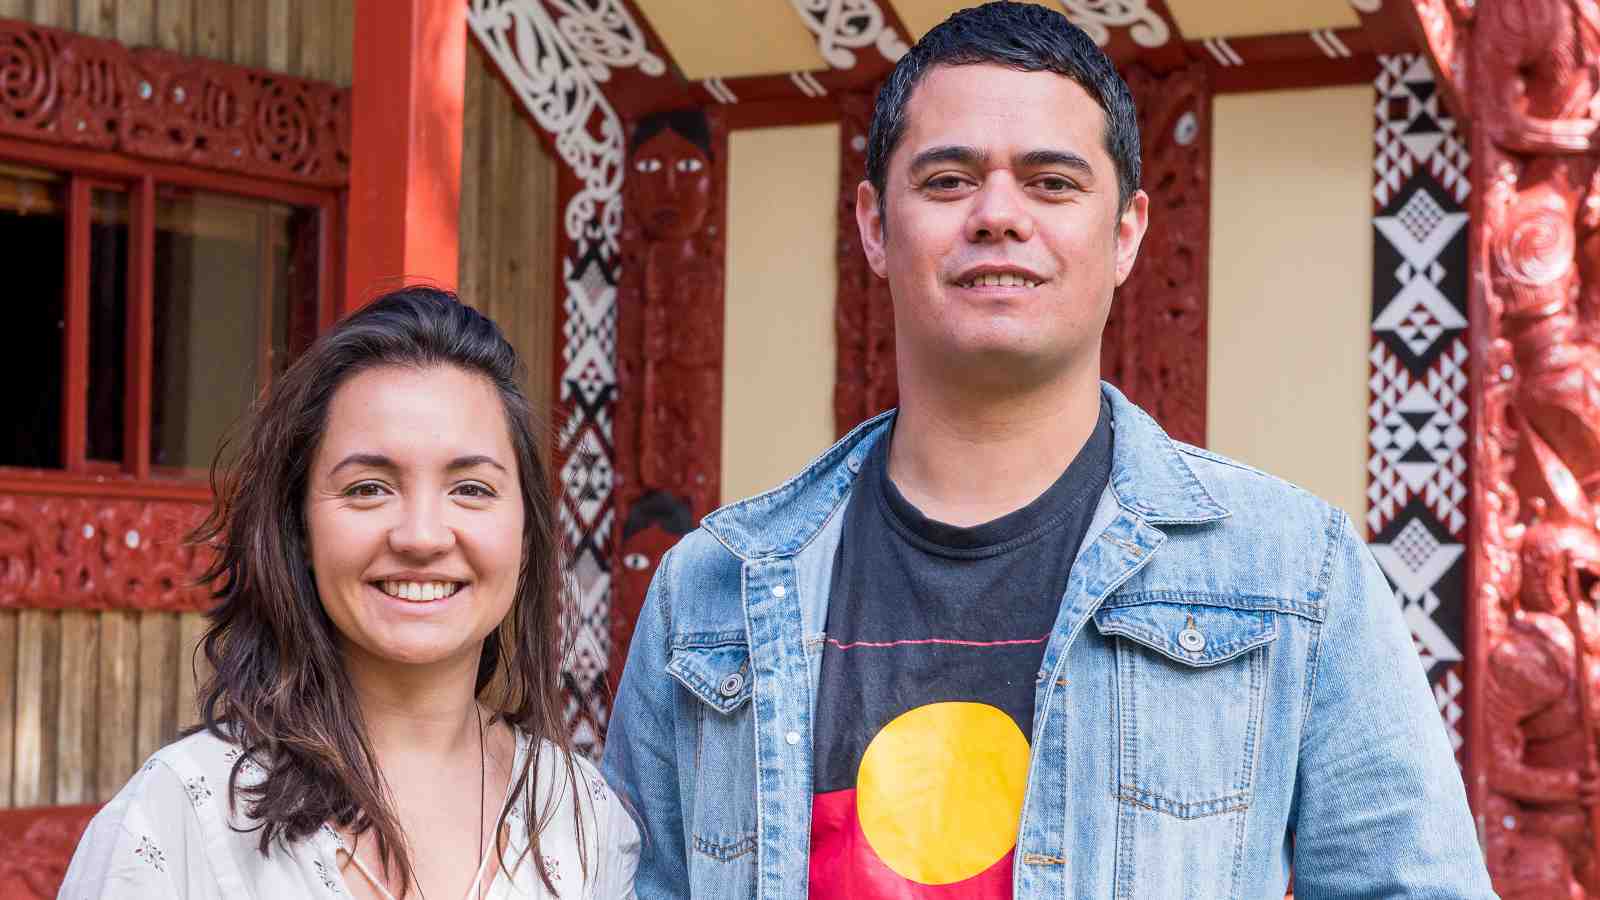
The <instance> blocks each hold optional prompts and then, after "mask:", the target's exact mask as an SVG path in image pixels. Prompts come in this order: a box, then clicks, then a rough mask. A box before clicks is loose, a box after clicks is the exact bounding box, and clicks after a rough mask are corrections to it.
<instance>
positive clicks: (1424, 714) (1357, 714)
mask: <svg viewBox="0 0 1600 900" xmlns="http://www.w3.org/2000/svg"><path fill="white" fill-rule="evenodd" d="M1338 519H1339V527H1338V533H1337V535H1336V536H1335V537H1334V546H1333V547H1332V548H1331V558H1330V565H1329V577H1328V580H1327V593H1326V595H1325V597H1324V600H1325V603H1326V609H1327V613H1326V619H1325V621H1324V622H1323V624H1322V627H1321V631H1320V634H1319V635H1318V637H1317V640H1316V644H1315V650H1314V651H1313V654H1314V655H1313V659H1312V662H1311V669H1310V671H1311V675H1310V677H1309V680H1308V682H1307V691H1308V692H1309V698H1308V702H1307V704H1306V720H1305V722H1304V723H1303V726H1302V728H1301V745H1300V763H1299V771H1298V776H1297V778H1296V784H1295V796H1294V812H1293V813H1292V814H1291V822H1290V825H1291V828H1292V829H1293V830H1294V873H1295V885H1294V887H1295V896H1296V897H1297V898H1300V900H1318V898H1324V897H1330V898H1332V897H1337V898H1356V897H1363V898H1365V897H1372V898H1376V897H1400V896H1404V897H1412V898H1489V897H1493V896H1494V892H1493V891H1492V890H1491V889H1490V886H1489V877H1488V873H1487V870H1486V869H1485V866H1484V861H1483V855H1482V852H1481V850H1480V849H1479V846H1478V841H1477V839H1476V835H1475V832H1474V828H1473V824H1472V818H1471V814H1470V813H1469V812H1468V810H1467V800H1466V793H1465V790H1464V788H1463V786H1462V781H1461V774H1460V771H1459V770H1458V769H1457V767H1456V762H1455V757H1454V755H1453V754H1452V753H1451V749H1450V744H1449V741H1448V740H1447V738H1446V736H1445V732H1444V727H1443V724H1442V723H1441V722H1440V720H1439V712H1438V708H1437V707H1436V706H1435V704H1434V699H1433V696H1432V693H1431V691H1429V689H1428V683H1427V679H1426V678H1425V677H1424V675H1423V670H1422V665H1421V663H1420V661H1419V659H1418V657H1417V653H1416V650H1415V648H1414V646H1413V644H1412V639H1411V632H1410V629H1409V628H1408V627H1407V626H1406V624H1405V620H1404V618H1403V617H1402V615H1401V610H1400V604H1399V602H1398V601H1397V600H1396V598H1395V597H1394V594H1393V593H1392V592H1391V591H1390V589H1389V583H1388V581H1387V579H1386V578H1385V577H1384V575H1383V572H1382V570H1380V569H1379V568H1378V564H1377V561H1376V560H1375V559H1373V557H1372V554H1371V553H1370V552H1369V551H1368V550H1367V548H1366V546H1365V544H1363V543H1362V542H1361V541H1360V540H1359V539H1358V538H1357V537H1356V535H1355V531H1354V528H1353V526H1352V525H1351V523H1350V520H1349V518H1348V517H1347V516H1344V515H1343V514H1339V516H1338Z"/></svg>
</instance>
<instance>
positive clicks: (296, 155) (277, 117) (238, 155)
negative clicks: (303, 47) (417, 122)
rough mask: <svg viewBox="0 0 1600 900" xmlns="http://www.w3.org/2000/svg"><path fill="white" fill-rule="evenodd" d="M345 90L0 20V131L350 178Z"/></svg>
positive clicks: (336, 180) (280, 173)
mask: <svg viewBox="0 0 1600 900" xmlns="http://www.w3.org/2000/svg"><path fill="white" fill-rule="evenodd" d="M347 101H348V91H346V90H344V89H341V88H337V87H334V86H333V85H330V84H326V83H322V82H315V81H308V80H305V79H301V78H293V77H290V76H286V75H279V74H275V73H271V72H265V71H261V70H257V69H248V68H244V67H241V66H233V65H228V64H226V63H219V62H213V61H210V60H202V59H197V58H194V57H186V56H182V55H179V54H176V53H170V52H168V51H165V50H158V49H153V48H140V49H129V48H128V47H125V46H123V45H122V44H119V43H117V42H115V41H110V40H103V39H100V38H91V37H85V36H82V35H77V34H73V33H71V32H66V31H58V30H56V29H53V28H41V27H38V26H34V25H29V24H26V23H22V22H16V21H11V20H0V134H5V135H10V136H14V137H21V138H27V139H30V140H36V141H43V142H46V143H52V144H61V145H67V146H73V147H81V148H86V149H95V150H113V151H117V152H120V153H124V154H127V155H129V156H135V157H140V158H143V159H152V160H161V161H166V162H177V163H185V164H188V165H194V166H201V167H204V168H210V169H220V170H224V171H229V172H240V173H245V174H249V175H257V176H261V177H266V178H274V179H279V180H284V181H292V182H299V183H302V184H310V185H319V186H334V187H336V186H342V185H344V184H346V183H348V181H349V177H350V111H349V104H348V102H347Z"/></svg>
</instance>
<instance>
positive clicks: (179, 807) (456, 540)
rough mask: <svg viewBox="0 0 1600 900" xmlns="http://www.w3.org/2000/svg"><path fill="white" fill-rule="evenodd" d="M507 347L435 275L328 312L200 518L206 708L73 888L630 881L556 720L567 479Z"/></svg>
mask: <svg viewBox="0 0 1600 900" xmlns="http://www.w3.org/2000/svg"><path fill="white" fill-rule="evenodd" d="M518 375H519V365H518V363H517V359H516V354H515V352H514V351H513V350H512V348H511V346H510V345H509V344H508V343H507V342H506V340H505V338H504V337H502V336H501V334H500V332H499V330H498V329H497V328H495V326H494V324H493V323H492V322H490V321H489V320H488V319H486V318H485V317H483V316H482V315H479V314H478V313H477V312H474V311H473V310H471V309H469V308H467V307H465V306H462V305H461V304H460V303H458V302H456V299H455V297H454V296H452V295H450V294H448V293H445V292H442V291H438V290H433V289H431V288H408V289H405V290H401V291H396V292H394V293H391V294H388V295H386V296H383V297H381V298H379V299H378V300H377V301H376V302H374V303H373V304H371V305H370V306H367V307H366V308H364V309H362V310H361V311H359V312H357V313H355V314H354V315H352V316H350V317H349V318H348V319H346V320H345V321H344V322H342V323H341V324H340V325H338V326H337V327H336V328H334V329H333V331H331V332H330V333H329V334H327V335H325V336H323V337H322V338H320V339H319V340H318V341H317V342H316V343H315V344H314V345H313V346H312V347H311V349H310V350H309V351H307V353H306V354H305V356H304V357H302V358H301V359H300V360H298V361H297V362H295V363H294V364H293V365H292V366H290V367H289V370H288V371H287V372H286V373H285V374H284V375H283V376H282V377H281V378H280V379H279V380H278V381H277V383H275V384H274V385H273V386H272V388H271V390H270V391H269V392H268V393H267V395H266V397H265V398H264V400H263V401H262V402H261V403H260V404H259V406H258V409H257V410H256V413H255V415H254V418H253V420H252V422H251V424H250V426H249V429H248V431H247V432H246V434H245V435H244V439H243V443H242V446H241V448H240V455H239V457H238V459H237V460H236V461H235V462H234V463H233V465H232V466H231V467H230V471H229V474H228V476H227V478H226V481H225V484H224V485H222V486H221V487H220V488H219V489H218V490H217V492H216V495H217V498H218V502H217V505H216V507H215V508H214V510H213V512H212V514H211V516H210V518H208V519H207V521H206V522H205V523H204V524H203V525H202V526H201V528H200V530H199V533H198V535H199V538H200V539H201V540H205V541H207V542H209V543H211V544H212V545H214V546H215V547H216V548H217V551H218V555H217V559H216V562H215V563H214V564H213V565H212V567H211V569H210V570H209V571H208V572H207V573H206V578H207V580H208V581H209V582H210V583H211V584H212V585H213V586H214V589H215V592H216V596H217V598H218V599H219V600H220V601H221V602H220V605H219V606H218V607H217V609H216V611H215V612H214V613H212V616H211V618H212V624H211V627H210V629H209V631H208V632H207V634H206V637H205V641H204V648H205V654H206V658H207V660H209V661H210V663H211V665H212V667H213V669H214V671H215V675H213V676H212V677H211V679H210V680H209V681H208V682H207V683H206V685H205V686H204V687H203V689H202V693H201V696H202V699H201V714H202V720H203V721H204V723H205V724H204V725H203V726H202V727H201V728H199V729H197V730H196V731H195V733H193V734H191V735H189V736H188V737H186V738H183V739H182V740H179V741H178V742H176V743H174V744H171V745H169V746H167V747H165V748H163V749H162V750H160V751H159V752H157V753H156V754H155V755H154V756H153V757H152V758H151V759H150V761H149V762H148V763H146V764H145V766H144V768H143V769H141V770H140V771H139V772H138V773H137V774H136V775H135V776H134V777H133V779H132V780H131V781H129V783H128V785H127V786H126V787H125V788H123V790H122V791H121V792H120V793H119V794H118V795H117V796H116V798H115V799H113V800H112V801H111V803H110V804H109V805H107V806H106V808H105V809H104V810H103V811H101V813H100V814H99V815H98V816H96V817H95V820H94V822H93V823H92V824H91V825H90V827H89V830H88V832H87V834H86V835H85V836H84V839H83V841H82V843H80V844H79V846H78V850H77V853H76V855H75V856H74V857H73V861H72V866H71V869H70V870H69V871H68V873H67V878H66V883H65V885H64V886H63V888H62V892H61V896H63V897H72V898H79V897H102V896H104V897H119V898H122V897H134V898H146V897H148V898H156V897H160V898H169V897H186V898H222V897H227V898H235V897H260V898H277V897H346V896H354V897H366V898H381V900H397V898H426V900H440V898H447V900H456V898H461V897H469V898H509V897H529V896H559V897H562V898H568V897H585V898H587V897H595V898H610V897H618V896H631V895H632V878H633V868H634V865H635V863H636V861H637V856H638V832H637V830H636V829H635V827H634V824H633V822H632V820H631V819H630V818H629V816H628V813H627V812H626V811H625V810H624V809H623V808H622V806H621V804H620V802H619V801H618V799H617V798H616V796H615V795H614V794H613V793H612V792H611V791H610V790H608V789H607V788H606V786H605V782H604V781H603V780H602V779H601V778H600V777H599V775H598V774H597V773H596V771H595V769H594V768H593V767H592V766H591V765H590V764H589V763H588V762H587V761H584V760H581V759H578V758H576V757H575V756H573V755H572V754H571V753H570V752H569V750H568V748H567V744H566V736H565V735H566V733H565V728H564V727H563V717H562V700H561V693H560V689H559V686H558V685H559V666H560V659H561V652H560V648H561V641H560V633H561V621H562V617H561V610H560V602H559V598H560V578H559V567H558V551H557V539H556V531H555V527H556V526H555V522H554V511H553V504H552V500H551V497H550V493H549V488H548V486H547V481H546V473H545V469H544V467H543V465H542V464H541V462H540V459H539V455H538V452H537V446H538V440H537V437H536V431H535V429H534V426H533V424H532V423H533V416H532V414H531V411H530V409H529V406H528V401H527V399H526V397H525V396H524V395H523V393H522V389H521V388H520V387H519V381H518Z"/></svg>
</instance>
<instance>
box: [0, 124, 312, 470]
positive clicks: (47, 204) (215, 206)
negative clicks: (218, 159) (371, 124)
mask: <svg viewBox="0 0 1600 900" xmlns="http://www.w3.org/2000/svg"><path fill="white" fill-rule="evenodd" d="M337 208H338V192H337V191H336V190H333V189H327V190H323V189H318V188H312V187H303V186H297V185H281V184H276V183H273V182H270V181H266V180H263V179H257V178H250V177H246V176H235V175H224V174H220V173H214V172H207V171H202V170H190V169H185V168H183V167H179V166H169V165H164V164H159V163H145V162H140V161H136V160H129V159H126V158H122V157H111V156H110V155H108V154H103V153H92V152H83V151H76V150H73V149H71V148H57V147H36V146H33V145H29V144H25V143H23V142H13V141H8V140H3V139H0V254H3V257H0V258H4V259H6V260H8V261H9V262H10V266H9V269H10V271H11V279H10V293H11V302H10V303H9V304H8V305H9V307H10V308H11V309H13V310H16V311H17V312H16V319H15V329H16V330H15V332H14V336H15V340H14V341H13V348H14V350H13V352H12V353H9V354H5V355H4V358H3V361H0V374H3V375H5V376H7V377H6V384H7V385H8V386H9V387H10V388H11V389H10V390H7V391H3V392H0V415H3V416H4V417H5V419H6V420H7V421H8V422H10V423H12V427H11V428H9V429H8V430H7V436H6V437H5V438H4V439H0V489H5V488H8V487H9V488H13V489H14V488H15V487H17V483H18V482H19V481H28V482H32V483H37V482H40V481H44V482H49V483H50V484H52V485H57V486H59V485H63V484H72V483H84V484H92V485H94V486H95V489H96V492H97V493H101V494H103V493H105V491H104V488H106V487H108V486H109V487H115V486H116V485H117V484H119V483H120V484H123V485H127V486H131V487H135V488H137V487H138V486H140V485H142V486H143V487H144V489H143V490H135V493H146V494H151V495H153V496H160V495H162V490H161V488H160V486H161V485H167V486H169V487H179V488H183V489H184V490H183V491H180V493H181V494H183V495H185V496H188V495H192V494H193V493H194V492H195V491H197V490H203V489H204V488H203V485H204V478H205V474H206V470H207V469H208V467H209V466H210V464H211V462H212V458H213V455H214V453H215V452H216V450H217V448H218V446H219V442H220V441H221V439H222V438H223V436H224V435H225V434H226V433H227V432H228V430H229V428H230V427H231V426H232V425H233V424H234V423H235V422H236V421H237V420H238V419H239V417H240V416H241V415H242V414H243V413H244V412H245V411H246V410H247V409H248V407H249V405H250V403H251V401H252V400H253V399H254V398H255V397H256V395H257V393H258V392H259V391H260V390H261V389H262V388H263V387H265V386H266V385H267V384H268V383H270V382H271V380H272V379H273V378H274V377H275V376H276V375H278V374H281V373H282V372H283V369H284V367H285V366H286V365H287V364H288V362H289V360H290V359H292V358H293V357H294V356H295V355H297V354H298V353H300V352H302V351H303V350H304V349H305V348H306V347H307V346H308V345H309V344H310V342H311V340H312V338H314V337H315V335H316V333H317V331H318V329H319V328H320V327H322V326H324V325H325V324H327V323H328V322H329V321H330V320H331V317H332V308H333V297H332V296H331V295H332V285H333V284H334V283H335V282H334V273H333V271H332V267H333V264H334V261H333V260H331V259H329V258H327V257H329V256H331V253H330V248H331V246H332V241H331V240H330V237H331V235H332V232H333V219H332V217H333V216H334V215H335V214H336V213H337ZM151 488H154V490H153V491H152V490H151Z"/></svg>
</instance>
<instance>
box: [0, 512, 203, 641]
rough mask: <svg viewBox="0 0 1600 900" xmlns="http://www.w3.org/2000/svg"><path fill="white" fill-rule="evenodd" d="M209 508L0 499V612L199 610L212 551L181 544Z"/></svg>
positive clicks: (201, 607)
mask: <svg viewBox="0 0 1600 900" xmlns="http://www.w3.org/2000/svg"><path fill="white" fill-rule="evenodd" d="M205 513H206V506H205V505H203V504H198V503H183V502H179V501H163V500H110V499H104V498H82V497H48V496H45V497H39V496H29V495H17V494H0V608H11V609H136V610H160V611H166V612H198V611H202V610H205V609H207V608H209V605H210V596H209V594H208V592H207V591H206V590H205V589H204V588H202V587H198V586H197V585H196V580H197V579H198V578H199V576H200V574H201V573H202V572H204V571H205V568H206V565H207V563H208V562H209V558H208V557H209V551H206V550H204V549H201V548H198V547H194V546H191V545H188V544H185V543H184V540H183V538H184V535H186V534H187V533H188V532H189V530H190V529H192V528H193V527H194V526H195V525H197V524H198V523H199V522H200V519H201V518H203V517H204V516H205Z"/></svg>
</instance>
